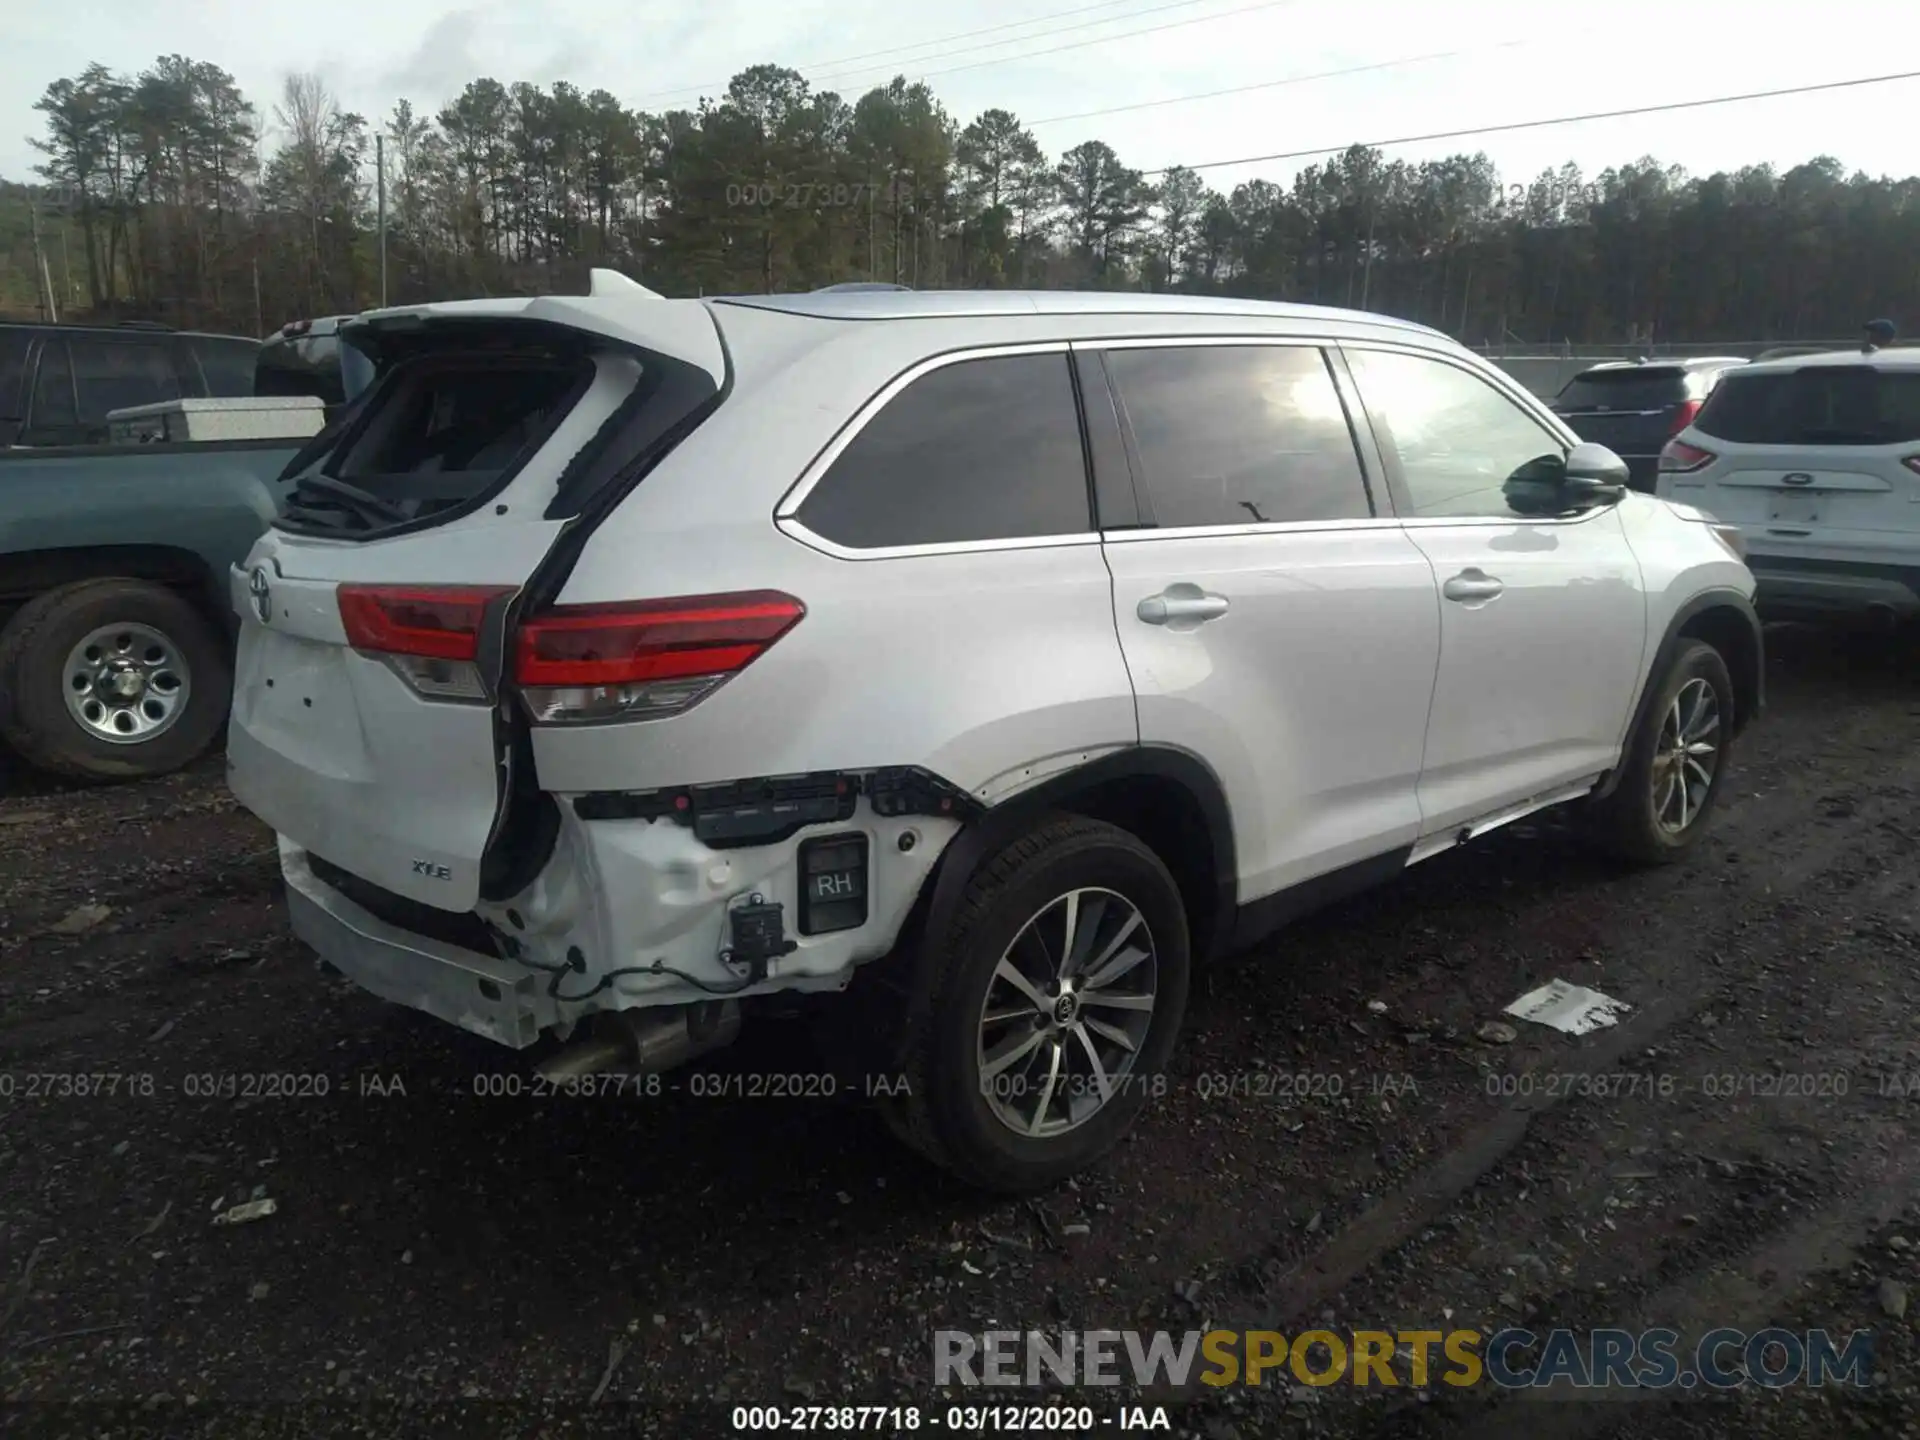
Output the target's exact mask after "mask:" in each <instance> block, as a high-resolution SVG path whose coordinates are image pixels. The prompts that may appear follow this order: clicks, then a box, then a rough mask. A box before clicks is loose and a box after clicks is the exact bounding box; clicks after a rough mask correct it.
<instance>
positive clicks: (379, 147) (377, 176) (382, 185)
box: [373, 131, 387, 310]
mask: <svg viewBox="0 0 1920 1440" xmlns="http://www.w3.org/2000/svg"><path fill="white" fill-rule="evenodd" d="M373 185H374V191H375V193H376V194H377V195H378V197H379V199H378V201H377V202H376V203H377V204H378V206H379V220H378V225H379V229H380V308H381V309H382V310H384V309H386V308H387V137H386V136H384V135H382V134H380V133H379V132H378V131H376V132H375V133H374V137H373Z"/></svg>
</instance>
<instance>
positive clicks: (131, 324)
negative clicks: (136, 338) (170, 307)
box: [114, 320, 173, 330]
mask: <svg viewBox="0 0 1920 1440" xmlns="http://www.w3.org/2000/svg"><path fill="white" fill-rule="evenodd" d="M114 323H115V324H116V325H118V326H119V327H120V328H121V329H122V330H172V329H173V326H171V325H163V324H162V323H161V322H160V321H158V320H116V321H115V322H114Z"/></svg>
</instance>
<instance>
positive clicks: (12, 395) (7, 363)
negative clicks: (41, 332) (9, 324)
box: [0, 330, 33, 420]
mask: <svg viewBox="0 0 1920 1440" xmlns="http://www.w3.org/2000/svg"><path fill="white" fill-rule="evenodd" d="M32 339H33V336H32V334H31V332H29V331H26V330H0V420H18V419H20V417H21V407H22V406H23V405H25V403H26V396H24V395H22V394H21V393H20V390H21V387H22V386H23V385H25V384H26V379H27V346H28V344H29V343H31V341H32Z"/></svg>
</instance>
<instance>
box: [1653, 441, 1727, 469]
mask: <svg viewBox="0 0 1920 1440" xmlns="http://www.w3.org/2000/svg"><path fill="white" fill-rule="evenodd" d="M1718 458H1719V457H1718V456H1717V455H1715V454H1714V453H1713V451H1711V450H1702V449H1701V448H1700V447H1699V446H1698V445H1689V444H1688V443H1687V442H1686V441H1684V440H1669V441H1668V442H1667V443H1666V445H1665V446H1664V447H1663V448H1662V449H1661V451H1660V473H1661V474H1662V475H1691V474H1693V473H1694V472H1695V471H1696V470H1704V469H1706V468H1707V466H1709V465H1711V464H1712V463H1713V462H1714V461H1715V460H1717V459H1718Z"/></svg>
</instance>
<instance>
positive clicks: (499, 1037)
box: [280, 836, 560, 1050]
mask: <svg viewBox="0 0 1920 1440" xmlns="http://www.w3.org/2000/svg"><path fill="white" fill-rule="evenodd" d="M280 872H281V874H282V875H284V876H285V877H286V882H287V909H288V912H289V915H290V918H291V920H292V922H293V933H294V934H295V935H297V936H299V937H300V939H301V940H303V941H305V942H306V943H307V944H308V945H310V946H311V947H312V948H313V950H314V951H315V953H316V954H318V955H319V956H320V958H321V959H323V960H325V961H327V962H328V963H329V964H331V965H332V966H333V967H334V968H335V969H337V970H339V971H340V972H341V974H343V975H345V976H346V977H347V978H348V979H349V980H351V981H353V982H354V984H356V985H358V986H360V987H361V988H362V989H363V990H368V991H371V992H372V993H373V994H375V995H378V996H379V997H380V998H381V999H383V1000H391V1001H393V1002H394V1003H395V1004H397V1005H405V1006H407V1007H409V1008H410V1009H414V1010H424V1011H425V1012H426V1013H427V1014H429V1015H433V1016H437V1017H438V1018H440V1019H442V1020H445V1021H446V1022H447V1023H448V1024H450V1025H458V1026H459V1027H460V1028H461V1029H462V1030H470V1031H472V1032H473V1033H474V1034H476V1035H484V1036H486V1037H487V1038H488V1039H489V1040H495V1041H498V1042H499V1043H500V1044H502V1045H507V1046H511V1047H512V1048H514V1049H516V1050H521V1049H525V1048H526V1047H527V1046H529V1045H531V1044H533V1043H534V1042H535V1041H536V1040H538V1039H539V1038H540V1032H541V1031H542V1030H544V1029H545V1028H547V1027H548V1026H550V1025H552V1024H554V1023H556V1022H557V1021H558V1020H559V1018H560V1017H559V1010H558V1006H557V1004H556V1003H555V1002H554V1001H553V1000H551V999H549V998H548V997H547V994H546V987H545V983H544V982H543V981H542V980H541V978H540V977H539V976H537V975H536V974H534V972H533V971H531V970H529V969H527V967H526V966H524V965H519V964H516V963H515V962H513V961H511V960H504V959H501V958H500V957H498V956H494V955H486V954H482V953H481V952H479V951H476V950H469V949H466V948H464V947H462V946H458V945H452V944H449V943H447V942H446V941H443V940H437V939H434V938H433V937H431V936H427V935H421V934H419V933H417V932H415V931H412V930H405V929H402V928H401V927H399V926H397V925H393V924H390V923H389V922H387V921H385V920H382V919H380V918H379V917H378V916H377V915H374V914H373V913H371V912H370V911H368V910H366V909H363V908H362V907H361V906H359V905H356V904H355V903H354V902H353V901H351V900H349V899H348V898H347V897H346V896H345V895H343V894H341V893H340V892H339V891H338V890H336V889H334V888H333V887H332V886H330V885H328V884H326V883H325V882H324V881H322V880H321V879H320V878H319V877H318V876H317V875H315V874H314V872H313V866H312V865H311V864H309V863H308V857H307V852H306V851H304V850H302V849H301V848H300V847H299V846H298V845H295V844H294V843H293V842H292V841H290V840H288V839H287V838H286V837H285V836H281V837H280Z"/></svg>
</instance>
